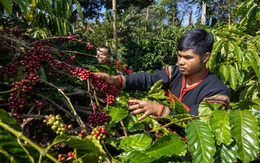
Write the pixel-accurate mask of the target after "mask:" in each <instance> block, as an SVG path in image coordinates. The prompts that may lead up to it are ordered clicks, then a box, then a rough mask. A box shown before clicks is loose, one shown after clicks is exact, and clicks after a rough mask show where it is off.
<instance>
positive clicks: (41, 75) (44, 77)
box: [39, 66, 48, 81]
mask: <svg viewBox="0 0 260 163" xmlns="http://www.w3.org/2000/svg"><path fill="white" fill-rule="evenodd" d="M39 76H40V79H41V80H45V81H48V79H47V76H46V74H45V71H44V68H43V67H42V66H41V67H40V70H39Z"/></svg>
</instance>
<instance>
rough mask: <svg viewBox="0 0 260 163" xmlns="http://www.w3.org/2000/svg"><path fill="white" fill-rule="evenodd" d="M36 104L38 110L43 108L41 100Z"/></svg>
mask: <svg viewBox="0 0 260 163" xmlns="http://www.w3.org/2000/svg"><path fill="white" fill-rule="evenodd" d="M35 106H36V109H37V110H41V109H42V102H41V101H39V100H36V101H35Z"/></svg>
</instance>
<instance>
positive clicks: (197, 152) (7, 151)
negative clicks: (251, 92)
mask: <svg viewBox="0 0 260 163" xmlns="http://www.w3.org/2000/svg"><path fill="white" fill-rule="evenodd" d="M0 40H1V41H0V44H1V47H0V54H1V58H0V60H1V69H0V71H1V74H0V75H1V78H0V79H1V81H0V106H1V110H0V119H1V120H0V142H1V143H0V147H1V150H0V159H1V160H2V161H3V162H36V161H37V162H50V161H52V162H144V163H146V162H147V163H149V162H199V163H201V162H205V163H208V162H252V161H257V159H258V154H259V124H260V123H259V113H260V107H259V106H260V101H259V98H252V99H250V100H247V101H239V102H237V103H231V106H230V108H229V109H227V110H222V106H221V105H220V104H211V103H207V102H206V101H204V102H202V103H201V105H200V107H199V115H198V116H191V115H189V114H188V113H187V111H186V109H185V107H184V106H183V105H182V104H181V103H180V102H178V100H175V103H173V102H172V101H171V99H169V98H168V97H167V96H165V92H164V90H162V89H161V87H162V81H158V82H157V83H155V85H153V87H152V88H151V89H150V90H149V91H145V92H140V91H123V90H118V88H117V87H115V86H112V85H109V84H108V83H106V82H105V81H103V80H101V79H99V78H98V77H97V76H95V74H94V72H97V71H102V72H107V73H109V74H111V75H116V74H117V73H118V71H120V72H121V73H123V74H131V73H132V71H131V69H129V68H128V66H127V65H126V64H124V63H123V62H120V61H115V60H114V61H113V62H112V63H111V65H110V66H105V65H100V64H98V63H97V62H96V59H95V50H96V49H95V47H96V46H95V45H94V44H93V43H92V41H91V40H88V38H86V37H85V36H84V35H81V34H79V33H75V34H69V35H68V36H50V37H47V38H44V39H35V38H32V37H30V36H28V35H27V34H26V30H25V29H22V28H20V27H18V26H16V27H15V28H10V29H9V28H4V29H2V30H1V31H0ZM216 48H217V47H215V49H216ZM248 67H249V66H248ZM255 69H256V68H255ZM232 88H233V87H232ZM132 98H139V99H143V100H152V101H156V102H158V103H161V104H164V105H167V106H169V107H170V109H171V110H172V111H173V112H174V113H175V114H174V115H171V116H168V117H165V118H159V117H154V116H151V117H146V118H145V119H143V120H141V121H139V120H138V117H139V116H140V115H131V114H129V111H128V109H127V108H128V105H132V104H129V103H128V102H127V101H128V99H132ZM173 98H174V96H173Z"/></svg>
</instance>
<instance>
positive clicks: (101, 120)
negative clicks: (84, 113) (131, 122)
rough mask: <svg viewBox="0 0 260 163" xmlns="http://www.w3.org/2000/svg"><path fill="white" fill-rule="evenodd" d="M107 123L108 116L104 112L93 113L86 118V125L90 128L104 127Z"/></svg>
mask: <svg viewBox="0 0 260 163" xmlns="http://www.w3.org/2000/svg"><path fill="white" fill-rule="evenodd" d="M108 121H109V114H107V113H105V112H104V111H102V112H99V111H94V112H92V113H91V114H90V115H89V117H88V123H89V125H90V126H92V127H96V126H101V125H104V124H105V123H107V122H108Z"/></svg>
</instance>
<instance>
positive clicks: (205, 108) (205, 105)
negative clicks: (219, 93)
mask: <svg viewBox="0 0 260 163" xmlns="http://www.w3.org/2000/svg"><path fill="white" fill-rule="evenodd" d="M222 108H223V106H222V104H218V103H210V102H206V101H202V102H201V103H200V104H199V108H198V111H199V116H200V119H201V120H203V121H204V122H205V123H207V124H209V122H210V119H211V114H212V112H213V111H214V110H222Z"/></svg>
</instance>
